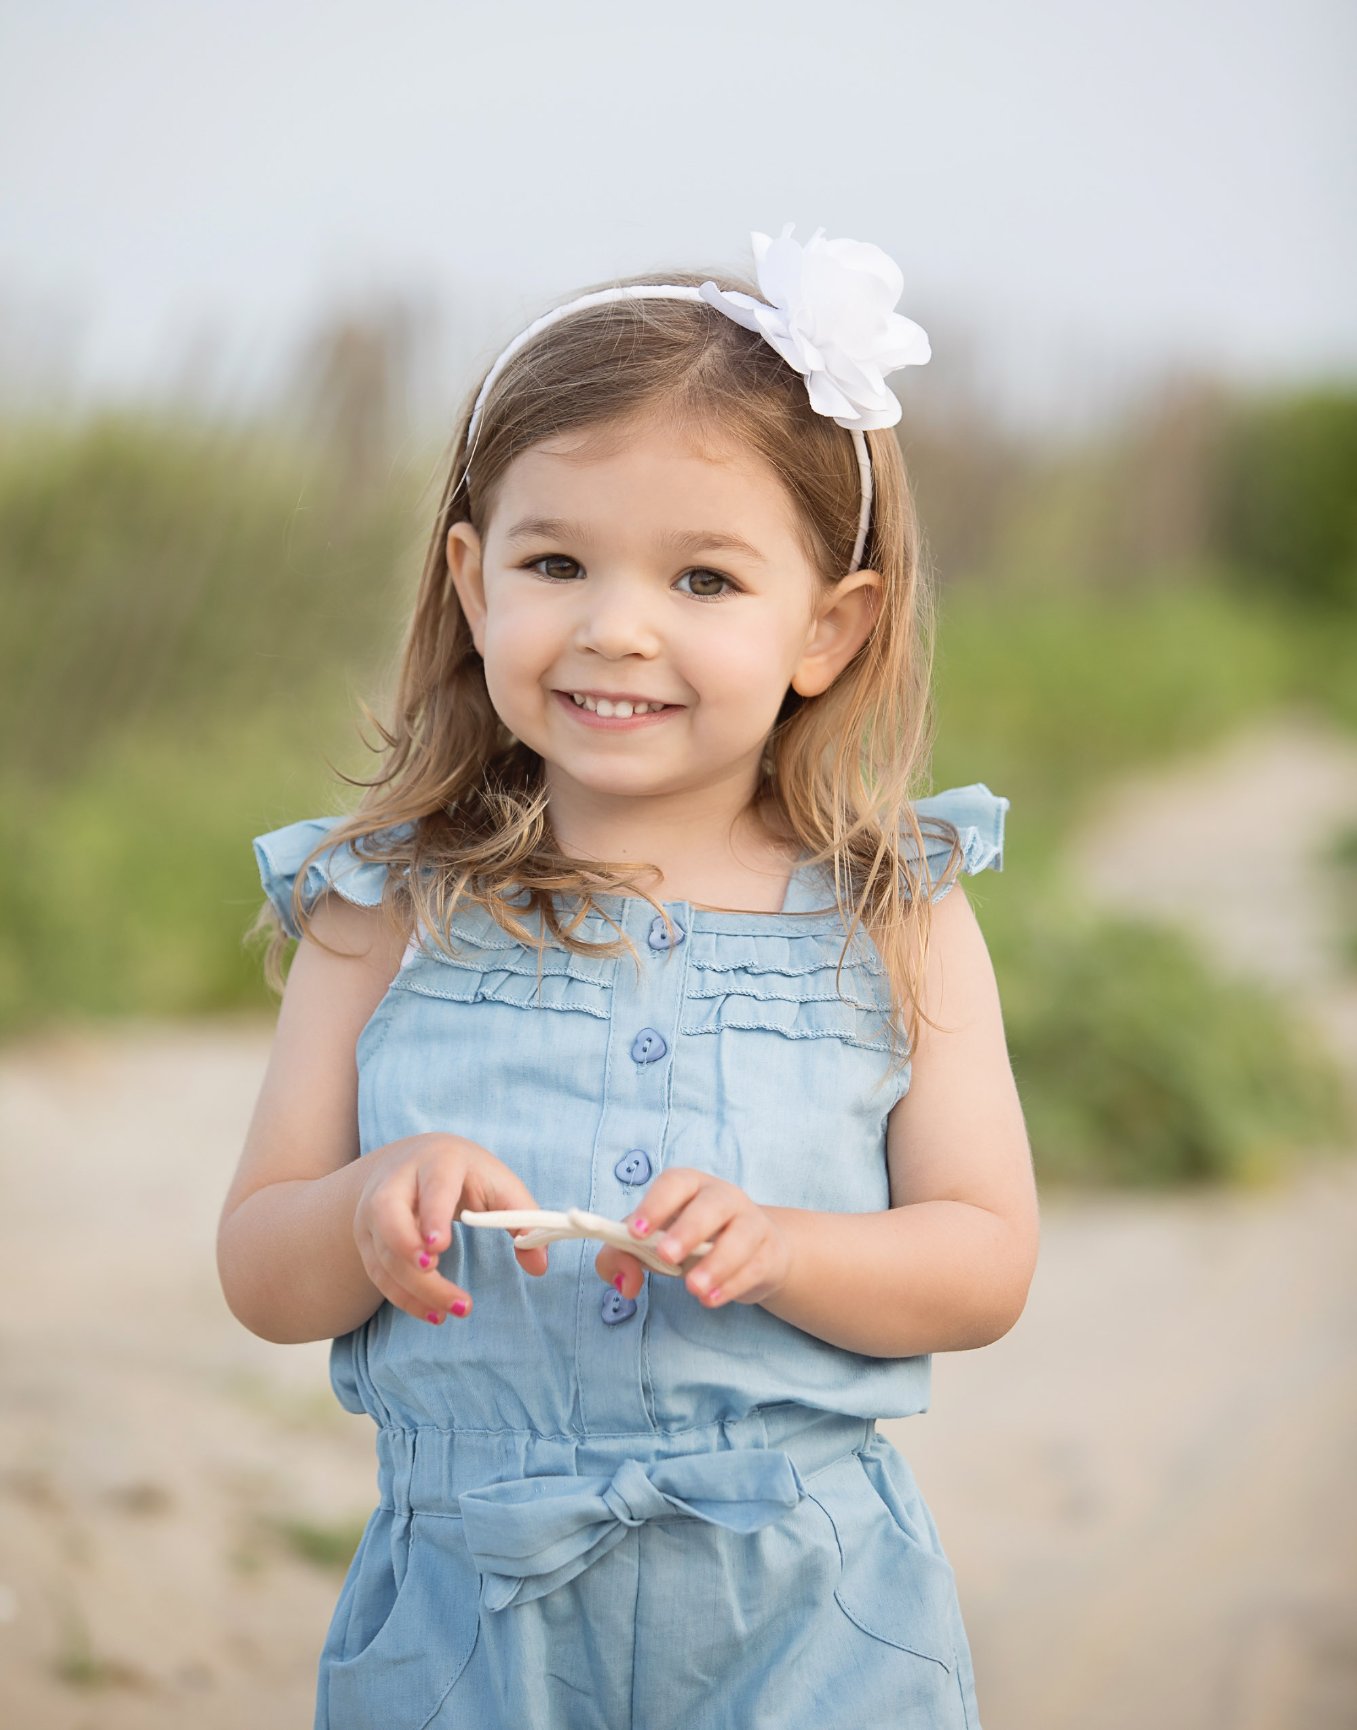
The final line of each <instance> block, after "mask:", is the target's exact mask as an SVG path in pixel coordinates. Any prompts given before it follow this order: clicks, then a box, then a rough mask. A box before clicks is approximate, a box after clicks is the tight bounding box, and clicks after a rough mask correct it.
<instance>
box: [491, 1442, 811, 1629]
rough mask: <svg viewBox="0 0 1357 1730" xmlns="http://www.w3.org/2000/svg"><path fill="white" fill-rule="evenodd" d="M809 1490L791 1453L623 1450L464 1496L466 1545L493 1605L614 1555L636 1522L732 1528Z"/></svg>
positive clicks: (762, 1519) (774, 1515)
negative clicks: (593, 1465)
mask: <svg viewBox="0 0 1357 1730" xmlns="http://www.w3.org/2000/svg"><path fill="white" fill-rule="evenodd" d="M804 1494H805V1487H804V1485H803V1484H802V1481H801V1474H800V1473H799V1472H798V1471H797V1469H796V1466H795V1464H794V1463H793V1461H792V1459H791V1456H790V1455H789V1454H787V1453H785V1452H784V1451H783V1450H781V1449H777V1448H728V1449H724V1450H720V1451H716V1452H712V1453H701V1454H679V1455H677V1456H675V1457H674V1458H672V1459H667V1460H645V1461H643V1460H623V1461H622V1463H621V1465H620V1466H618V1468H617V1470H616V1471H615V1472H614V1473H613V1475H612V1477H610V1478H603V1477H578V1476H575V1475H573V1474H571V1473H562V1474H552V1475H549V1476H545V1477H537V1478H511V1479H509V1480H507V1481H506V1482H504V1483H499V1484H486V1485H484V1486H482V1488H480V1489H478V1490H466V1491H464V1492H463V1493H462V1494H461V1495H460V1496H459V1497H458V1506H459V1507H460V1509H461V1513H462V1521H463V1531H464V1533H465V1536H466V1542H467V1547H468V1549H469V1550H470V1551H471V1554H472V1555H473V1556H474V1557H475V1560H476V1566H477V1567H478V1568H479V1569H480V1571H481V1574H482V1575H483V1576H484V1578H483V1581H482V1589H481V1599H482V1602H483V1604H484V1605H485V1607H486V1608H487V1609H489V1610H503V1609H504V1608H505V1607H506V1606H507V1605H509V1604H512V1603H515V1602H520V1603H526V1602H527V1601H528V1600H529V1599H530V1598H540V1597H542V1596H544V1595H545V1594H546V1593H547V1592H551V1591H554V1590H555V1589H556V1587H557V1586H563V1585H565V1583H566V1581H567V1580H573V1579H574V1578H575V1576H576V1575H577V1574H581V1573H583V1572H584V1570H585V1569H586V1568H587V1567H589V1566H590V1564H591V1563H593V1562H596V1561H598V1559H599V1558H600V1557H601V1556H605V1555H607V1553H608V1551H609V1550H611V1549H612V1548H613V1546H614V1545H615V1544H620V1543H621V1541H622V1539H623V1538H625V1537H626V1535H627V1528H628V1527H629V1526H639V1525H640V1524H641V1523H642V1522H643V1521H645V1520H655V1519H666V1518H672V1517H673V1516H674V1515H676V1514H686V1515H691V1516H693V1517H694V1518H696V1519H699V1520H707V1521H709V1522H710V1523H711V1524H712V1525H714V1526H724V1527H726V1528H727V1530H729V1531H732V1532H754V1531H757V1530H758V1528H759V1527H760V1526H767V1525H770V1524H771V1523H772V1521H774V1520H776V1519H780V1518H781V1516H782V1515H783V1514H785V1513H786V1512H787V1511H788V1509H790V1508H794V1507H795V1506H796V1504H797V1503H798V1502H799V1501H800V1499H801V1497H802V1496H803V1495H804Z"/></svg>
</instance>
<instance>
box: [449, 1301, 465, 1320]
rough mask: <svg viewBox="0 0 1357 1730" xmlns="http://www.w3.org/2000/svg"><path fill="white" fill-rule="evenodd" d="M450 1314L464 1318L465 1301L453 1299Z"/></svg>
mask: <svg viewBox="0 0 1357 1730" xmlns="http://www.w3.org/2000/svg"><path fill="white" fill-rule="evenodd" d="M452 1313H453V1314H454V1315H457V1316H464V1315H465V1314H466V1299H465V1298H454V1299H453V1302H452Z"/></svg>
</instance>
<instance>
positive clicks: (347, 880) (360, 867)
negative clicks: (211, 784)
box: [251, 817, 414, 937]
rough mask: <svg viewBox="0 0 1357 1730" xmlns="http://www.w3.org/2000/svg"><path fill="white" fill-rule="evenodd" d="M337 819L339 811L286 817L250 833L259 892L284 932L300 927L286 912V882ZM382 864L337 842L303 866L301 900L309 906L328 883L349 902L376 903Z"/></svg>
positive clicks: (402, 828) (405, 826)
mask: <svg viewBox="0 0 1357 1730" xmlns="http://www.w3.org/2000/svg"><path fill="white" fill-rule="evenodd" d="M342 821H343V819H342V818H340V817H303V818H302V819H301V821H300V822H297V823H288V824H286V825H285V826H284V827H283V828H281V829H271V830H269V831H268V833H267V834H264V835H256V836H255V837H254V840H253V842H252V843H251V845H252V846H253V848H254V856H255V863H256V864H257V865H258V867H259V880H260V882H261V883H262V885H263V887H264V893H265V894H266V895H267V896H268V898H269V900H270V901H271V902H272V903H273V906H274V909H275V911H276V912H277V914H278V917H279V919H280V920H281V921H282V926H283V929H284V931H286V932H287V934H288V936H289V937H300V936H301V931H300V930H299V929H298V927H297V924H296V921H295V920H294V919H293V917H292V887H293V884H294V883H295V882H296V880H297V873H298V871H299V870H300V868H301V863H302V860H303V859H305V858H306V855H307V854H308V853H309V852H310V851H311V849H312V848H313V847H314V846H315V845H316V843H317V842H318V841H319V840H321V838H322V837H323V836H325V835H327V834H328V833H329V832H330V830H331V829H333V828H335V827H336V826H337V825H338V824H339V823H341V822H342ZM413 827H414V825H413V824H402V825H398V826H397V827H395V828H393V829H390V830H383V831H382V833H383V834H391V835H397V834H401V833H403V832H408V831H410V830H411V829H413ZM387 869H388V867H387V865H386V862H385V861H384V860H381V859H364V858H363V857H362V856H361V855H360V854H358V853H356V852H355V851H354V849H353V846H352V844H351V843H350V842H348V841H342V842H339V843H337V844H336V845H334V846H332V847H328V848H326V849H325V851H324V852H322V853H318V854H317V855H316V857H315V858H314V859H313V860H312V861H311V863H310V864H309V865H308V866H307V868H306V876H305V878H304V881H303V888H302V904H303V906H304V907H305V908H306V910H307V911H308V912H309V911H310V909H311V908H312V907H314V905H315V904H316V902H317V900H319V898H320V896H321V895H322V894H324V893H325V891H326V890H329V889H333V890H334V891H335V892H336V893H337V894H339V895H342V896H343V897H344V899H345V900H346V901H351V902H352V903H353V904H354V906H355V907H378V906H380V905H381V900H382V889H383V887H384V885H385V883H386V874H387Z"/></svg>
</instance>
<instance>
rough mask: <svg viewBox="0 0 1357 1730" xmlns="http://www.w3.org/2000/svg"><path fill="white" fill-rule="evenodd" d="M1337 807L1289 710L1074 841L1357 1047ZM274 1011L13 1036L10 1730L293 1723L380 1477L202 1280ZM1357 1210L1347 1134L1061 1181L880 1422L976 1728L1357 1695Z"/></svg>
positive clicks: (7, 1168)
mask: <svg viewBox="0 0 1357 1730" xmlns="http://www.w3.org/2000/svg"><path fill="white" fill-rule="evenodd" d="M1260 789H1261V793H1260V791H1259V790H1260ZM1354 815H1357V747H1354V745H1353V744H1351V743H1350V742H1347V741H1343V740H1341V739H1335V738H1333V737H1331V736H1329V735H1327V734H1324V733H1319V732H1316V731H1314V730H1313V729H1310V728H1307V727H1304V726H1301V725H1299V724H1294V725H1292V724H1287V725H1276V726H1272V727H1269V728H1267V729H1266V730H1263V731H1261V732H1259V733H1257V734H1255V735H1252V736H1251V737H1249V738H1248V739H1241V740H1236V741H1234V742H1233V743H1232V745H1231V746H1230V747H1228V748H1227V749H1226V750H1225V751H1223V752H1221V753H1218V754H1216V755H1214V756H1212V757H1211V758H1208V759H1204V760H1203V761H1201V762H1198V763H1193V764H1188V765H1184V766H1183V767H1181V768H1180V769H1179V770H1178V771H1176V772H1175V774H1174V775H1173V776H1171V777H1161V778H1157V779H1155V780H1154V781H1147V782H1145V783H1143V784H1139V785H1136V786H1131V787H1127V788H1126V789H1124V790H1119V791H1118V792H1117V794H1116V796H1115V797H1113V798H1111V799H1110V800H1109V803H1108V807H1107V809H1106V811H1104V812H1102V813H1100V815H1099V818H1098V821H1097V823H1096V824H1095V825H1094V826H1093V827H1092V829H1091V830H1090V832H1089V835H1088V837H1087V838H1086V840H1085V841H1084V842H1083V843H1081V847H1080V850H1079V862H1080V866H1081V869H1082V871H1083V873H1084V875H1085V879H1086V881H1087V882H1088V883H1089V886H1090V888H1091V889H1092V890H1093V891H1094V892H1095V893H1097V894H1099V895H1103V896H1105V897H1106V898H1107V899H1108V900H1109V901H1113V902H1116V903H1118V904H1121V905H1135V906H1140V907H1144V908H1146V909H1147V910H1154V911H1156V912H1159V913H1161V914H1162V915H1163V916H1165V917H1174V916H1181V913H1182V908H1183V906H1184V896H1183V890H1184V887H1185V886H1189V887H1190V888H1191V891H1192V893H1191V897H1190V900H1191V908H1192V914H1191V916H1192V917H1193V919H1194V929H1197V930H1198V931H1200V932H1201V934H1202V937H1203V940H1204V941H1206V942H1208V943H1209V944H1211V945H1212V946H1214V947H1216V948H1217V951H1218V953H1219V955H1220V957H1221V959H1222V961H1223V962H1225V963H1226V964H1229V965H1235V964H1239V963H1240V959H1241V956H1242V957H1245V958H1248V964H1249V965H1250V966H1253V967H1255V968H1257V969H1259V970H1260V971H1262V972H1264V973H1266V974H1268V976H1270V977H1276V978H1278V979H1279V980H1281V981H1282V982H1284V983H1287V984H1288V985H1290V986H1291V987H1293V988H1294V989H1295V991H1296V993H1297V1001H1298V1007H1299V1008H1300V1010H1301V1012H1302V1013H1308V1014H1311V1015H1312V1016H1313V1017H1314V1018H1315V1025H1316V1029H1317V1033H1319V1034H1321V1035H1322V1036H1326V1037H1330V1038H1332V1039H1333V1040H1334V1041H1335V1045H1336V1048H1337V1049H1338V1050H1339V1052H1340V1055H1341V1056H1342V1057H1343V1058H1344V1059H1345V1060H1347V1061H1348V1062H1349V1063H1350V1064H1351V1065H1352V1068H1353V1072H1354V1074H1357V1022H1354V1021H1351V1020H1346V1019H1345V1017H1346V1016H1348V1015H1349V1014H1350V1013H1351V995H1352V993H1351V987H1350V985H1345V984H1344V983H1343V982H1342V980H1341V976H1340V975H1339V974H1338V973H1337V972H1336V970H1335V969H1334V968H1333V967H1332V964H1331V961H1330V958H1329V951H1328V949H1327V948H1326V935H1327V933H1328V932H1329V931H1330V930H1332V929H1333V927H1332V924H1331V919H1332V909H1329V910H1328V911H1326V910H1325V904H1324V902H1323V898H1322V894H1321V886H1320V884H1319V883H1318V881H1317V879H1316V877H1315V874H1314V867H1313V865H1311V864H1307V862H1306V861H1307V859H1308V857H1309V850H1310V848H1311V847H1312V845H1313V843H1314V842H1315V841H1316V840H1317V839H1319V838H1322V837H1323V835H1324V834H1325V833H1327V831H1328V830H1329V829H1330V828H1331V827H1333V826H1334V825H1336V824H1337V823H1338V822H1339V821H1341V820H1344V819H1346V820H1351V819H1352V818H1353V816H1354ZM1282 818H1284V819H1285V821H1281V819H1282ZM1017 840H1018V836H1017V833H1016V829H1015V834H1014V841H1015V843H1016V842H1017ZM1016 863H1017V861H1016V859H1015V864H1016ZM1260 867H1262V868H1261V869H1260ZM1283 922H1284V924H1285V928H1284V929H1283V928H1279V926H1280V925H1281V924H1282V923H1283ZM269 1037H270V1028H269V1026H268V1024H260V1023H258V1022H250V1023H248V1024H239V1023H237V1024H226V1023H217V1024H206V1025H202V1024H200V1025H196V1026H193V1027H163V1026H132V1027H126V1028H124V1029H122V1030H121V1031H119V1032H118V1033H117V1034H111V1035H105V1034H100V1035H98V1036H90V1035H76V1034H72V1035H68V1036H63V1037H61V1038H58V1039H48V1040H43V1041H40V1042H26V1043H23V1044H20V1045H16V1046H12V1047H11V1048H9V1050H8V1051H6V1052H4V1053H0V1175H2V1178H3V1185H4V1207H3V1210H0V1243H2V1244H3V1252H4V1265H5V1267H6V1269H7V1272H8V1275H9V1278H8V1280H7V1285H6V1301H5V1303H4V1305H3V1313H2V1314H0V1354H2V1357H0V1370H2V1373H3V1388H4V1396H5V1397H4V1400H3V1404H2V1405H0V1721H3V1722H4V1723H5V1724H6V1725H14V1726H16V1730H57V1727H60V1730H134V1727H135V1730H162V1727H164V1730H169V1727H171V1726H174V1727H175V1730H179V1727H180V1726H182V1725H184V1724H185V1723H187V1722H190V1721H191V1722H192V1723H193V1724H194V1725H195V1727H197V1730H226V1727H228V1726H229V1727H231V1730H236V1727H238V1726H242V1725H250V1726H251V1727H252V1730H283V1727H288V1730H309V1726H310V1723H311V1711H312V1689H313V1678H314V1664H315V1655H316V1652H317V1650H318V1648H319V1645H320V1642H321V1639H322V1638H323V1635H324V1631H325V1627H326V1625H327V1623H328V1620H329V1616H330V1612H331V1609H332V1607H333V1603H334V1598H335V1595H336V1593H337V1590H338V1584H339V1579H340V1577H341V1573H342V1568H336V1567H335V1566H334V1565H333V1564H331V1565H330V1566H328V1567H327V1566H325V1565H323V1564H320V1563H317V1562H315V1561H311V1560H308V1559H307V1555H306V1548H307V1545H306V1540H307V1537H308V1534H312V1535H315V1534H318V1535H319V1536H320V1537H321V1538H324V1537H326V1536H328V1537H329V1538H330V1539H331V1541H332V1542H336V1541H337V1542H338V1544H339V1546H340V1547H341V1548H342V1546H343V1543H344V1540H345V1538H346V1536H347V1541H348V1544H349V1547H350V1548H351V1546H352V1542H353V1541H355V1540H356V1538H357V1534H358V1531H359V1530H360V1529H361V1524H362V1522H363V1520H364V1519H365V1518H366V1516H367V1513H368V1511H369V1509H370V1508H371V1506H372V1503H373V1500H374V1487H375V1482H376V1473H375V1464H374V1460H373V1455H372V1429H371V1425H370V1424H369V1423H368V1421H367V1420H366V1419H364V1418H358V1417H353V1416H351V1415H350V1414H348V1413H346V1412H343V1411H342V1410H341V1409H340V1408H339V1406H338V1405H337V1404H336V1403H335V1402H334V1400H333V1397H332V1395H331V1393H330V1390H329V1386H328V1381H327V1378H326V1347H325V1346H324V1345H322V1344H317V1345H309V1346H290V1347H279V1346H272V1345H269V1344H267V1343H266V1342H264V1341H261V1340H258V1339H255V1338H254V1337H253V1336H252V1335H250V1334H248V1333H246V1332H245V1330H244V1329H243V1328H241V1327H240V1326H239V1324H237V1323H236V1322H235V1321H234V1319H233V1318H232V1317H231V1315H230V1314H229V1312H228V1311H227V1310H226V1307H225V1304H224V1302H223V1300H222V1298H221V1294H220V1291H219V1289H218V1286H217V1282H216V1272H215V1260H214V1253H213V1245H214V1238H215V1230H216V1221H217V1214H218V1211H219V1208H220V1204H221V1198H222V1196H223V1194H224V1193H225V1189H226V1186H227V1183H228V1181H229V1179H230V1175H231V1172H232V1170H233V1168H234V1165H235V1161H236V1158H237V1154H238V1150H239V1147H240V1144H241V1139H242V1136H243V1133H244V1128H245V1124H246V1121H247V1119H248V1115H249V1112H250V1109H251V1107H252V1105H253V1100H254V1095H255V1092H256V1090H257V1087H258V1083H259V1080H260V1077H261V1075H262V1072H263V1067H264V1063H265V1060H266V1055H267V1050H268V1042H269ZM1354 1242H1357V1161H1352V1162H1349V1161H1333V1162H1327V1163H1326V1162H1310V1163H1308V1164H1307V1165H1305V1166H1304V1167H1303V1168H1301V1169H1299V1170H1298V1171H1297V1173H1296V1175H1295V1176H1294V1177H1293V1178H1291V1179H1288V1180H1287V1181H1286V1182H1285V1183H1284V1184H1281V1185H1279V1186H1278V1187H1277V1188H1276V1189H1274V1190H1270V1191H1260V1192H1253V1193H1250V1194H1247V1195H1238V1196H1224V1197H1220V1196H1216V1197H1188V1198H1184V1197H1172V1198H1137V1199H1134V1200H1122V1199H1115V1198H1102V1199H1074V1198H1066V1197H1059V1196H1045V1197H1043V1242H1042V1258H1041V1264H1040V1267H1039V1269H1038V1273H1037V1277H1036V1280H1035V1282H1034V1285H1033V1288H1032V1293H1031V1296H1030V1299H1029V1302H1028V1306H1027V1310H1026V1312H1025V1314H1024V1315H1023V1318H1022V1320H1021V1321H1020V1323H1019V1324H1018V1326H1017V1327H1016V1328H1015V1329H1014V1330H1013V1331H1012V1332H1011V1333H1010V1334H1009V1335H1008V1336H1007V1337H1006V1338H1004V1339H1003V1340H1000V1341H999V1342H998V1343H996V1344H995V1345H993V1346H990V1347H988V1348H986V1349H985V1350H983V1351H980V1352H968V1353H960V1354H948V1355H944V1356H938V1357H936V1358H935V1359H934V1406H933V1410H932V1411H930V1412H929V1413H928V1414H926V1415H925V1416H923V1417H920V1418H916V1419H911V1420H907V1421H904V1422H900V1423H893V1424H889V1425H886V1426H884V1427H885V1428H886V1429H887V1430H888V1432H889V1433H890V1434H891V1436H892V1438H893V1439H894V1440H895V1441H896V1442H897V1444H898V1445H899V1446H900V1447H901V1448H902V1449H903V1450H904V1451H905V1452H906V1453H907V1454H908V1455H909V1457H910V1459H911V1461H912V1462H913V1465H914V1469H915V1472H916V1475H917V1477H918V1479H919V1482H920V1484H921V1486H922V1488H923V1490H924V1493H925V1494H926V1496H927V1498H928V1500H929V1503H930V1505H931V1506H932V1508H933V1510H934V1513H935V1515H936V1518H937V1520H938V1524H939V1527H940V1529H941V1531H942V1534H943V1539H944V1542H945V1543H946V1545H947V1548H948V1551H949V1554H950V1555H951V1558H952V1561H953V1563H954V1565H955V1567H956V1570H957V1574H958V1579H959V1582H960V1588H961V1593H962V1603H963V1608H964V1610H965V1613H966V1618H967V1623H968V1626H969V1628H970V1633H971V1643H972V1647H973V1651H974V1655H975V1662H976V1671H977V1677H978V1693H979V1700H980V1706H981V1711H982V1715H983V1721H984V1730H1147V1727H1151V1726H1152V1727H1154V1730H1189V1727H1190V1730H1207V1727H1210V1730H1216V1727H1219V1730H1300V1727H1305V1730H1338V1727H1340V1726H1354V1725H1357V1497H1355V1496H1354V1494H1353V1491H1352V1487H1351V1479H1352V1462H1353V1460H1354V1459H1357V1380H1354V1377H1353V1375H1352V1374H1351V1368H1350V1358H1351V1353H1352V1347H1353V1343H1354V1337H1355V1335H1357V1329H1355V1328H1354V1323H1357V1266H1355V1265H1354V1264H1355V1262H1357V1258H1354V1257H1353V1255H1352V1245H1353V1243H1354ZM374 1730H376V1727H374ZM390 1730H399V1727H395V1726H392V1727H390Z"/></svg>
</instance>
